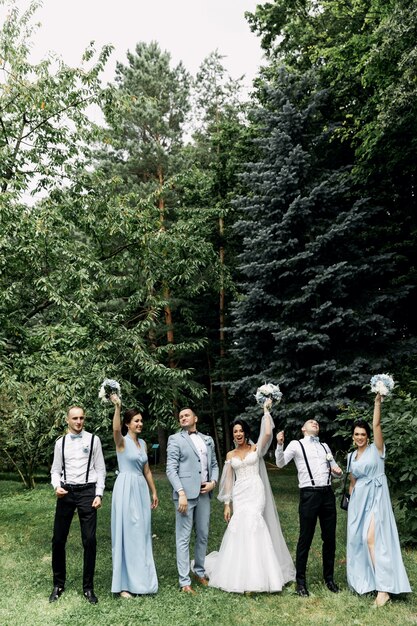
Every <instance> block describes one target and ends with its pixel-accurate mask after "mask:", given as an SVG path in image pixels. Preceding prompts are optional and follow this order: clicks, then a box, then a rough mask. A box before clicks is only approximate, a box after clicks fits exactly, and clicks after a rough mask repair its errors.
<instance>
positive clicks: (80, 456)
mask: <svg viewBox="0 0 417 626" xmlns="http://www.w3.org/2000/svg"><path fill="white" fill-rule="evenodd" d="M84 420H85V416H84V410H83V409H82V408H81V407H77V406H73V407H71V408H70V409H69V410H68V413H67V418H66V421H67V424H68V434H67V435H64V437H60V438H59V439H58V440H57V441H56V443H55V450H54V460H53V463H52V468H51V483H52V486H53V487H54V489H55V494H56V497H57V501H56V510H55V521H54V533H53V537H52V572H53V582H54V588H53V590H52V593H51V595H50V596H49V602H56V601H57V600H58V598H59V597H60V596H61V594H62V593H63V591H64V589H65V578H66V554H65V545H66V542H67V537H68V533H69V529H70V526H71V522H72V518H73V516H74V512H75V509H77V511H78V517H79V520H80V526H81V537H82V542H83V547H84V569H83V592H84V596H85V598H86V599H87V600H88V602H90V603H91V604H97V602H98V599H97V596H96V595H95V593H94V569H95V564H96V526H97V509H99V508H100V507H101V500H102V497H103V492H104V480H105V477H106V467H105V464H104V458H103V452H102V450H101V442H100V439H99V438H98V437H97V436H95V435H92V434H91V433H88V432H86V431H85V430H84Z"/></svg>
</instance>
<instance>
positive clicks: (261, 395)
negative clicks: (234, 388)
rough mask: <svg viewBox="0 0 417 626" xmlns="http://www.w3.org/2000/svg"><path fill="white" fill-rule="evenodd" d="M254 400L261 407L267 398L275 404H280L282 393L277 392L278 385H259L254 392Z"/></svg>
mask: <svg viewBox="0 0 417 626" xmlns="http://www.w3.org/2000/svg"><path fill="white" fill-rule="evenodd" d="M255 398H256V402H257V403H258V404H260V405H261V406H263V405H264V403H265V401H266V400H268V398H271V399H272V400H275V402H280V401H281V398H282V392H281V391H280V390H279V386H278V385H273V384H272V383H265V385H261V387H258V389H257V390H256V394H255Z"/></svg>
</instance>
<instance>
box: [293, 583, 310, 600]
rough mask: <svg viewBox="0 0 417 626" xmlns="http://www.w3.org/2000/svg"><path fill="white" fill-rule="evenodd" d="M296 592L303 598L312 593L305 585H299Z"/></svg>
mask: <svg viewBox="0 0 417 626" xmlns="http://www.w3.org/2000/svg"><path fill="white" fill-rule="evenodd" d="M295 593H296V594H297V596H301V598H308V596H309V595H310V594H309V593H308V590H307V587H306V586H305V585H297V587H296V588H295Z"/></svg>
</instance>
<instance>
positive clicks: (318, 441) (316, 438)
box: [310, 437, 320, 443]
mask: <svg viewBox="0 0 417 626" xmlns="http://www.w3.org/2000/svg"><path fill="white" fill-rule="evenodd" d="M310 441H312V442H313V443H320V439H319V438H318V437H310Z"/></svg>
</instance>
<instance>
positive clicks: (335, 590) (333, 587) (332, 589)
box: [326, 580, 340, 593]
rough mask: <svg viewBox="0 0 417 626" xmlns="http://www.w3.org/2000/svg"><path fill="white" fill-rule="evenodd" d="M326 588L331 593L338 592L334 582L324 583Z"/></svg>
mask: <svg viewBox="0 0 417 626" xmlns="http://www.w3.org/2000/svg"><path fill="white" fill-rule="evenodd" d="M326 587H327V589H328V590H329V591H332V592H333V593H339V591H340V589H339V587H338V586H337V585H336V583H335V582H334V580H328V581H327V582H326Z"/></svg>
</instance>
